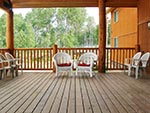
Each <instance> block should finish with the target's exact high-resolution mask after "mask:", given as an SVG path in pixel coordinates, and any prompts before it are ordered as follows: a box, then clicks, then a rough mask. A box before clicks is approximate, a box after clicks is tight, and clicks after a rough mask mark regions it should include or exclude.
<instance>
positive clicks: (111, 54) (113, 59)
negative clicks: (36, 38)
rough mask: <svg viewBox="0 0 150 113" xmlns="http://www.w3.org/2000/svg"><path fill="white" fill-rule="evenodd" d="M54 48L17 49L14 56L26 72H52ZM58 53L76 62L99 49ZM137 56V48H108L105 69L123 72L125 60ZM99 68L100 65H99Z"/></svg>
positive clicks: (1, 51)
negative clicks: (82, 56) (64, 53)
mask: <svg viewBox="0 0 150 113" xmlns="http://www.w3.org/2000/svg"><path fill="white" fill-rule="evenodd" d="M53 49H54V48H15V49H14V56H15V57H17V58H20V59H21V63H22V65H23V66H22V68H23V69H24V70H52V69H53V62H52V57H53V55H54V54H55V53H54V50H53ZM56 49H57V52H66V53H68V54H70V55H71V56H72V58H73V59H74V60H76V59H78V58H79V57H80V56H81V54H83V53H86V52H94V53H96V54H97V55H98V48H56ZM8 51H9V50H8V49H0V53H2V54H4V53H5V52H8ZM134 54H135V48H106V58H105V63H106V64H105V69H106V70H122V69H123V64H124V62H125V61H124V60H125V58H131V57H132V56H133V55H134ZM97 67H98V63H97Z"/></svg>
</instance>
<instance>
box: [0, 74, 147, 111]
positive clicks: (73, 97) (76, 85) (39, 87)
mask: <svg viewBox="0 0 150 113" xmlns="http://www.w3.org/2000/svg"><path fill="white" fill-rule="evenodd" d="M54 75H55V73H52V72H25V73H24V74H23V75H19V76H18V77H15V78H14V79H10V80H5V81H4V80H0V113H150V88H149V85H150V79H149V78H147V79H143V78H139V79H137V80H136V79H135V78H134V77H132V76H131V77H129V76H127V75H126V74H124V73H122V72H109V73H106V74H102V73H96V76H94V77H92V78H91V77H89V76H88V75H87V74H86V73H79V76H73V77H69V76H66V75H67V74H66V73H62V74H60V77H55V76H54Z"/></svg>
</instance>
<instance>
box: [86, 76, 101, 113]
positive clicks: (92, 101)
mask: <svg viewBox="0 0 150 113" xmlns="http://www.w3.org/2000/svg"><path fill="white" fill-rule="evenodd" d="M89 79H94V78H89V77H86V78H85V79H84V83H85V85H86V90H87V93H88V97H89V100H90V104H91V106H92V111H93V113H101V110H100V107H99V104H98V102H97V100H96V98H95V96H94V92H93V91H92V89H91V86H90V84H89Z"/></svg>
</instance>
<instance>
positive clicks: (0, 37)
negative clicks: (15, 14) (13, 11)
mask: <svg viewBox="0 0 150 113" xmlns="http://www.w3.org/2000/svg"><path fill="white" fill-rule="evenodd" d="M0 48H6V14H3V15H2V16H1V17H0Z"/></svg>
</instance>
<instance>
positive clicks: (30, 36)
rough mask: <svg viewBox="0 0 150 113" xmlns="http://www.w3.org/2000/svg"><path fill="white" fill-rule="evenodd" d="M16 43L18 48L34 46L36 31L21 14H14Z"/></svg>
mask: <svg viewBox="0 0 150 113" xmlns="http://www.w3.org/2000/svg"><path fill="white" fill-rule="evenodd" d="M14 27H15V30H14V43H15V47H16V48H26V47H34V46H35V41H34V32H33V30H32V27H31V25H30V24H27V23H26V22H25V20H24V18H23V17H22V15H21V14H17V15H15V16H14Z"/></svg>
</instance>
